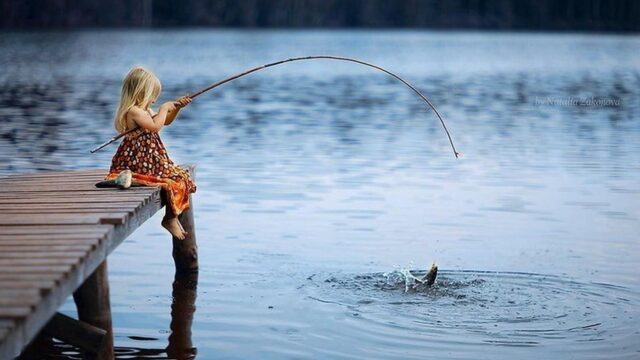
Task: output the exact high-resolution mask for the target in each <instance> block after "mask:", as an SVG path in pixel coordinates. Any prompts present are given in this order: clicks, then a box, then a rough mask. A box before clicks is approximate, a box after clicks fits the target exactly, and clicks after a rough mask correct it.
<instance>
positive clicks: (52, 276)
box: [0, 272, 64, 282]
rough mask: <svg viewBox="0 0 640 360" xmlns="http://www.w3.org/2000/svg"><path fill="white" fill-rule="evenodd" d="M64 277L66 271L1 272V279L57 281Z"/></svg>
mask: <svg viewBox="0 0 640 360" xmlns="http://www.w3.org/2000/svg"><path fill="white" fill-rule="evenodd" d="M63 278H64V273H55V272H50V273H44V274H42V273H2V272H0V281H24V282H29V281H55V282H58V281H59V280H61V279H63Z"/></svg>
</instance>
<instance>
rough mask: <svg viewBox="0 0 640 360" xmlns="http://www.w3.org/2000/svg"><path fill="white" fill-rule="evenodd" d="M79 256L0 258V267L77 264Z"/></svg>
mask: <svg viewBox="0 0 640 360" xmlns="http://www.w3.org/2000/svg"><path fill="white" fill-rule="evenodd" d="M80 262H81V261H80V258H79V257H78V258H76V257H72V258H68V257H67V258H65V257H49V258H15V259H2V258H0V267H3V266H25V267H28V266H34V267H35V266H42V265H54V266H57V265H74V266H75V265H79V264H80Z"/></svg>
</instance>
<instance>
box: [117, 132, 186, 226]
mask: <svg viewBox="0 0 640 360" xmlns="http://www.w3.org/2000/svg"><path fill="white" fill-rule="evenodd" d="M127 169H129V170H131V172H132V173H133V181H134V182H135V183H138V184H141V185H145V186H159V187H161V188H162V189H164V190H165V192H166V195H167V203H168V204H167V206H171V209H172V211H173V213H174V214H176V215H179V214H181V213H182V212H183V211H184V210H186V209H187V208H189V194H191V193H194V192H196V185H195V183H194V182H193V179H192V178H191V175H190V174H189V172H188V171H187V170H186V169H184V168H182V167H180V166H178V165H176V164H174V163H173V161H171V159H169V156H168V155H167V150H166V149H165V147H164V144H163V143H162V140H160V135H159V134H158V133H157V132H153V131H149V130H146V129H143V128H138V129H137V130H135V131H133V132H132V133H130V134H127V135H126V136H125V137H124V140H123V141H122V143H121V144H120V146H119V147H118V150H117V151H116V153H115V155H114V156H113V159H112V160H111V169H110V170H109V174H108V175H107V177H106V180H111V179H115V178H116V177H118V174H119V173H120V172H121V171H123V170H127Z"/></svg>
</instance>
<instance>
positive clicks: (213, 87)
mask: <svg viewBox="0 0 640 360" xmlns="http://www.w3.org/2000/svg"><path fill="white" fill-rule="evenodd" d="M317 59H328V60H340V61H349V62H352V63H356V64H360V65H365V66H368V67H371V68H374V69H376V70H380V71H382V72H384V73H386V74H387V75H390V76H392V77H393V78H395V79H396V80H398V81H400V82H402V83H403V84H405V85H406V86H408V87H409V88H410V89H411V90H413V92H414V93H416V95H418V96H419V97H420V98H421V99H422V100H423V101H424V102H426V103H427V105H429V107H430V108H431V110H433V112H434V113H435V114H436V116H437V117H438V119H439V120H440V124H442V128H443V129H444V132H445V133H446V134H447V138H448V139H449V144H451V149H452V150H453V154H454V155H455V157H456V159H457V158H458V157H459V156H460V153H458V152H457V151H456V147H455V145H453V140H452V139H451V134H450V133H449V129H448V128H447V125H446V124H445V123H444V119H442V116H440V113H439V112H438V110H436V107H435V106H433V104H432V103H431V101H429V99H427V97H426V96H424V95H422V93H421V92H420V91H418V89H416V88H415V87H414V86H413V85H411V84H410V83H409V82H408V81H406V80H404V79H403V78H401V77H400V76H398V75H396V74H394V73H392V72H391V71H389V70H387V69H385V68H383V67H380V66H378V65H374V64H371V63H368V62H365V61H362V60H358V59H353V58H348V57H343V56H332V55H315V56H302V57H294V58H289V59H285V60H280V61H276V62H272V63H269V64H265V65H261V66H257V67H254V68H251V69H249V70H246V71H243V72H241V73H238V74H236V75H233V76H231V77H228V78H226V79H223V80H220V81H218V82H216V83H213V84H211V85H209V86H207V87H205V88H203V89H201V90H199V91H196V92H195V93H193V94H192V95H190V97H191V98H192V99H193V98H196V97H198V96H200V95H202V94H204V93H205V92H207V91H209V90H213V89H215V88H217V87H218V86H220V85H223V84H226V83H228V82H230V81H233V80H235V79H237V78H240V77H243V76H245V75H249V74H251V73H254V72H256V71H259V70H263V69H266V68H269V67H272V66H276V65H281V64H285V63H288V62H293V61H301V60H317ZM137 129H138V127H134V128H133V129H130V130H127V131H125V132H123V133H120V134H119V135H116V136H114V137H112V138H111V139H109V140H108V141H106V142H105V143H103V144H102V145H100V146H98V147H96V148H95V149H93V150H91V153H92V154H93V153H95V152H96V151H98V150H100V149H102V148H104V147H106V146H108V145H109V144H112V143H114V142H115V141H117V140H118V139H120V138H121V137H123V136H126V135H127V134H130V133H132V132H133V131H135V130H137Z"/></svg>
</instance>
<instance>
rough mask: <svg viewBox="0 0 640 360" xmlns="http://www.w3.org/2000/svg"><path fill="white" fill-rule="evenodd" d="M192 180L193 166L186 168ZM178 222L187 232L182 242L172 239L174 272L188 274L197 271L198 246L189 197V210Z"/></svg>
mask: <svg viewBox="0 0 640 360" xmlns="http://www.w3.org/2000/svg"><path fill="white" fill-rule="evenodd" d="M187 169H188V170H189V173H190V174H191V177H192V178H193V180H195V177H196V173H195V167H194V166H193V165H190V166H187ZM178 221H180V224H181V225H182V227H183V228H184V230H185V231H186V232H188V235H187V237H186V238H185V239H184V240H180V239H176V238H175V237H174V238H173V261H174V263H175V265H176V272H179V273H188V272H196V271H198V244H197V243H196V227H195V224H194V219H193V199H192V197H191V195H189V208H188V209H187V210H185V211H183V212H182V214H180V215H179V216H178Z"/></svg>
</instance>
